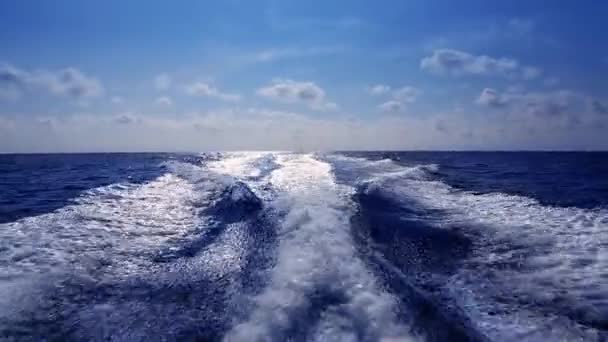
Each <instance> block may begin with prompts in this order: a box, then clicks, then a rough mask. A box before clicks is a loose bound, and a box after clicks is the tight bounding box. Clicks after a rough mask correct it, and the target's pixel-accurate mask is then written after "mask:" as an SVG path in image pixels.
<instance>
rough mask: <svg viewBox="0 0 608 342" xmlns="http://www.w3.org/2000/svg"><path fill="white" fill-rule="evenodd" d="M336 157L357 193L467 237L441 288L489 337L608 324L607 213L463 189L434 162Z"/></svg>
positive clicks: (567, 335) (573, 335) (559, 336)
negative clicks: (423, 212) (354, 178)
mask: <svg viewBox="0 0 608 342" xmlns="http://www.w3.org/2000/svg"><path fill="white" fill-rule="evenodd" d="M334 160H335V162H336V163H337V164H340V163H342V164H340V165H342V166H348V167H356V168H358V169H359V170H362V171H366V177H365V178H364V179H360V185H361V186H362V189H363V191H366V192H375V193H378V194H380V195H381V196H385V197H389V198H392V199H393V200H395V201H398V202H399V201H402V202H403V203H404V205H406V206H409V205H419V206H420V207H421V208H424V209H432V210H435V211H436V212H437V211H438V212H441V213H443V215H433V217H429V218H426V219H425V220H426V221H427V223H429V224H432V225H437V226H439V227H442V228H445V229H452V227H458V228H459V231H461V232H463V233H464V234H469V235H470V236H471V238H472V239H473V240H474V241H475V245H476V248H475V250H474V253H473V256H472V257H471V259H470V260H467V261H466V262H465V265H464V267H463V268H461V269H460V270H459V271H458V272H457V273H456V274H455V275H454V276H453V277H452V279H451V280H450V283H449V284H448V285H447V286H446V287H447V291H448V292H449V293H450V296H451V297H452V298H454V299H455V301H456V302H457V303H458V304H459V306H460V307H462V308H464V309H465V311H466V312H467V314H468V315H469V316H470V317H471V320H472V321H473V322H475V323H476V324H477V327H478V328H479V329H480V330H481V331H482V332H483V333H484V334H486V335H487V336H489V337H490V338H492V339H498V340H514V339H521V338H524V339H526V340H534V339H542V338H546V339H552V340H573V339H580V338H581V336H583V337H584V338H593V337H590V336H594V335H593V334H594V332H593V329H592V330H591V331H589V330H587V329H584V328H581V327H580V326H579V325H578V324H579V323H582V324H583V325H584V326H587V327H594V328H595V327H599V328H601V327H602V326H606V324H608V320H607V319H606V318H605V317H606V316H605V313H606V312H608V304H607V303H606V302H605V301H604V299H603V298H606V296H607V295H608V286H606V285H605V284H606V282H605V279H606V278H607V277H608V272H607V271H606V270H607V269H608V257H607V256H606V255H605V253H602V252H601V251H602V250H604V249H605V248H606V246H608V211H607V210H605V209H599V208H598V209H581V208H575V207H570V208H561V207H552V206H545V205H542V204H540V203H538V202H537V201H536V200H534V199H531V198H527V197H523V196H514V195H508V194H503V193H488V194H481V195H480V194H474V193H471V192H467V191H461V190H458V189H455V188H453V187H451V186H449V185H448V184H445V183H443V182H440V181H437V180H434V177H433V173H434V172H436V171H437V167H436V166H427V165H418V166H412V167H406V166H402V165H398V164H396V163H394V162H390V161H368V160H363V159H355V158H347V157H336V158H335V159H334ZM462 227H466V229H464V230H463V229H461V228H462ZM496 298H499V300H498V301H497V299H496ZM552 310H553V311H552ZM564 312H565V313H566V316H567V317H566V318H564V316H563V313H564ZM589 334H591V335H589Z"/></svg>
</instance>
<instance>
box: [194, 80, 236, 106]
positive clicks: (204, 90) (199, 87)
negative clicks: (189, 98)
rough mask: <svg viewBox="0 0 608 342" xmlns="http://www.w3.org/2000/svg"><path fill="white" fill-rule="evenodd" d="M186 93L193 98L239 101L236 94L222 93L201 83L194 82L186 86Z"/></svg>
mask: <svg viewBox="0 0 608 342" xmlns="http://www.w3.org/2000/svg"><path fill="white" fill-rule="evenodd" d="M186 92H187V93H188V94H190V95H193V96H205V97H211V98H216V99H219V100H222V101H229V102H230V101H239V100H240V99H241V97H240V96H239V95H237V94H229V93H222V92H221V91H219V90H218V89H217V88H215V87H214V86H212V85H210V84H208V83H203V82H196V83H193V84H191V85H189V86H187V87H186Z"/></svg>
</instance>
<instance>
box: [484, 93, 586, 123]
mask: <svg viewBox="0 0 608 342" xmlns="http://www.w3.org/2000/svg"><path fill="white" fill-rule="evenodd" d="M476 102H477V103H478V104H480V105H484V106H487V107H493V108H503V109H504V110H505V111H507V112H508V113H509V114H510V115H511V116H513V117H522V118H531V117H536V118H538V119H542V120H544V121H550V120H562V121H563V122H567V123H568V124H575V123H577V122H578V121H580V120H582V119H583V118H584V117H588V116H589V114H590V113H589V110H588V108H587V107H588V106H587V103H588V102H589V100H588V98H587V96H585V95H582V94H579V93H576V92H572V91H569V90H558V91H550V92H508V91H507V92H505V93H499V92H498V91H496V90H494V89H491V88H486V89H484V90H483V91H482V93H481V95H480V96H479V98H478V99H477V101H476Z"/></svg>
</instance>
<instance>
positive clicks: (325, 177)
mask: <svg viewBox="0 0 608 342" xmlns="http://www.w3.org/2000/svg"><path fill="white" fill-rule="evenodd" d="M606 175H608V153H600V152H588V153H586V152H571V153H555V152H551V153H549V152H547V153H544V152H500V153H498V152H496V153H494V152H335V153H311V154H308V153H288V152H232V153H202V154H168V153H162V154H155V153H147V154H52V155H0V265H2V267H1V268H0V338H2V339H7V340H33V341H39V340H94V341H97V340H100V341H102V340H103V341H105V340H113V341H122V340H125V341H126V340H128V341H140V340H141V341H154V340H180V341H182V340H186V341H190V340H226V341H275V340H276V341H284V340H294V341H299V340H303V341H304V340H305V341H309V340H310V341H333V340H337V341H345V340H346V341H378V340H383V341H412V340H422V341H488V340H490V341H512V340H523V341H573V340H581V341H602V340H606V338H607V337H608V285H606V284H608V257H607V256H606V248H607V247H608V177H607V176H606Z"/></svg>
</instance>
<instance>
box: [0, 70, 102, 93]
mask: <svg viewBox="0 0 608 342" xmlns="http://www.w3.org/2000/svg"><path fill="white" fill-rule="evenodd" d="M0 89H4V92H11V93H13V94H14V95H17V96H18V95H20V94H21V93H23V92H30V91H43V92H46V93H49V94H52V95H57V96H68V97H72V98H78V99H82V98H89V97H96V96H99V95H101V94H102V93H103V86H102V85H101V83H100V82H99V81H98V80H97V79H95V78H93V77H89V76H87V75H85V74H84V73H82V72H81V71H80V70H78V69H75V68H65V69H60V70H35V71H28V70H23V69H19V68H17V67H14V66H12V65H9V64H3V65H0Z"/></svg>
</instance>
